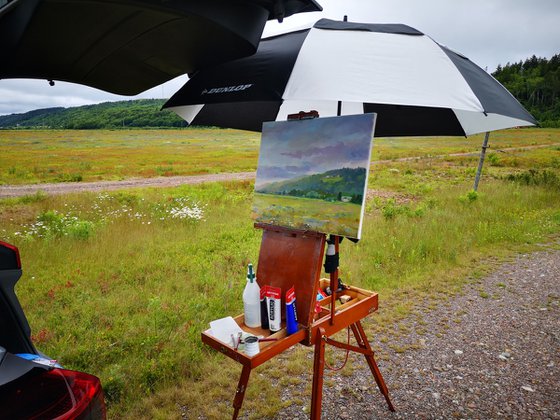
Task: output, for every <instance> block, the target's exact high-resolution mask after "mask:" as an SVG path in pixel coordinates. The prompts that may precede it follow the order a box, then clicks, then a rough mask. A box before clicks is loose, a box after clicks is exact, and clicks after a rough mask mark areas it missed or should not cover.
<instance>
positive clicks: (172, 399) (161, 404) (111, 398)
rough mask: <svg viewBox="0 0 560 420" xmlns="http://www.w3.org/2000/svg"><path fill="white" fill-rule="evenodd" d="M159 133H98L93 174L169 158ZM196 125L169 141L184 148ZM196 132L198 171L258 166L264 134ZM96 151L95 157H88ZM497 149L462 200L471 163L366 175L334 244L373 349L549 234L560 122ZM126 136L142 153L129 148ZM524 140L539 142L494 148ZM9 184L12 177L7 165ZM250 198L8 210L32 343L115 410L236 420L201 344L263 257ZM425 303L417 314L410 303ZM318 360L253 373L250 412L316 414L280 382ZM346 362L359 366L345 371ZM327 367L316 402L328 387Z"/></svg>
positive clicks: (416, 151) (234, 191)
mask: <svg viewBox="0 0 560 420" xmlns="http://www.w3.org/2000/svg"><path fill="white" fill-rule="evenodd" d="M49 133H52V132H49ZM102 133H104V132H101V133H96V132H91V133H88V134H91V135H92V136H97V135H104V134H102ZM153 133H154V135H156V134H157V135H160V136H163V138H160V139H159V140H157V141H154V144H153V145H150V146H149V147H148V146H146V144H147V143H148V142H147V141H145V140H144V139H142V138H140V139H139V138H137V137H136V136H140V137H142V136H143V135H144V132H141V131H136V132H118V133H111V132H107V136H111V137H112V136H114V138H113V141H114V143H112V146H111V144H109V143H108V142H109V140H107V139H106V140H101V142H100V144H101V147H100V148H99V152H100V153H99V155H98V159H97V160H96V161H95V165H96V166H99V167H100V168H104V169H103V170H100V171H99V173H102V174H104V175H101V176H108V175H109V174H110V171H111V169H110V168H111V166H112V165H114V164H115V162H117V161H120V164H121V165H123V166H124V168H123V173H128V172H127V171H128V169H127V168H128V167H129V166H130V167H131V168H134V167H135V165H136V163H137V162H138V158H137V156H139V155H142V156H144V158H146V159H148V156H149V155H154V154H157V153H155V150H158V153H159V154H166V153H171V152H170V150H174V149H173V148H172V146H169V147H170V148H169V149H167V147H168V146H165V142H166V141H168V140H167V139H169V138H168V137H165V136H166V134H167V132H164V133H161V132H160V133H158V132H153ZM188 133H189V130H185V131H182V132H181V135H180V136H178V138H176V139H174V140H170V141H172V144H175V145H176V144H178V143H180V142H181V141H189V140H187V138H188V137H187V136H188ZM197 133H198V134H197V136H199V137H200V139H202V138H204V139H206V143H204V142H202V140H200V142H199V143H197V142H198V141H199V140H196V141H195V140H193V142H194V143H193V146H192V149H191V150H190V153H195V151H196V149H197V148H196V147H194V144H197V145H198V146H199V148H202V146H203V145H207V147H208V148H209V149H210V150H215V151H216V153H217V152H218V150H222V151H223V155H220V156H219V158H216V159H217V160H214V159H215V157H214V155H212V153H208V154H205V153H206V152H207V151H208V149H206V148H204V149H203V151H202V152H201V154H200V155H198V164H199V165H201V166H203V167H206V168H209V171H235V170H236V169H231V168H234V167H236V166H235V165H240V166H242V167H244V168H246V169H249V168H255V166H256V160H257V159H256V153H257V148H258V140H257V137H256V135H255V137H251V136H252V134H247V133H242V132H235V131H232V130H220V131H216V130H199V131H197ZM217 133H220V134H217ZM26 134H27V135H28V136H31V139H30V138H28V139H27V140H26V139H25V138H24V137H20V138H17V139H16V140H14V144H12V145H8V146H6V145H5V143H4V142H2V146H0V148H2V154H0V156H2V157H1V158H0V159H5V158H4V151H7V150H10V148H11V147H13V148H14V149H15V148H16V146H15V144H16V143H17V144H19V145H20V154H22V153H21V150H22V149H21V147H22V146H21V145H24V144H26V145H29V146H26V148H25V150H26V151H27V150H28V149H29V154H33V153H36V155H35V156H36V161H40V158H39V156H40V155H41V153H39V152H35V151H36V150H41V145H42V144H43V140H41V138H44V136H47V134H45V133H44V132H33V131H31V132H26ZM74 134H75V133H74V132H72V133H68V132H64V131H60V132H58V135H59V136H60V138H59V140H51V141H53V143H49V141H46V142H45V144H43V146H45V145H46V144H49V149H48V151H45V150H44V149H43V153H45V154H52V155H57V156H54V157H53V158H52V161H53V162H59V163H60V165H62V166H64V163H63V162H66V161H65V160H64V159H68V156H70V155H71V154H70V153H69V151H70V150H72V147H70V145H69V146H68V147H66V148H65V147H61V148H60V149H59V148H58V145H60V144H64V143H61V140H60V139H61V138H65V137H69V136H73V135H74ZM222 134H225V136H224V137H222ZM0 135H5V132H2V133H0ZM22 135H23V134H22ZM49 135H50V134H49ZM173 135H174V136H177V134H173ZM119 136H121V137H119ZM83 138H84V139H85V138H86V136H84V137H83ZM104 142H106V144H105V143H104ZM119 142H120V143H119ZM481 142H482V139H481V137H480V136H475V137H474V138H473V139H434V138H428V139H376V143H375V147H374V153H375V155H374V157H373V159H375V160H383V159H393V158H397V157H405V156H429V155H431V156H437V155H444V154H448V153H455V152H469V151H475V150H477V149H478V148H479V147H480V144H481ZM94 143H95V142H94V141H93V140H92V141H91V142H90V143H89V144H88V146H87V147H89V148H90V150H91V149H93V148H94ZM438 143H439V147H438ZM491 143H492V148H491V149H490V150H489V155H488V160H487V163H486V166H485V170H484V175H483V178H482V180H481V184H480V186H479V191H478V192H477V193H475V192H473V191H471V189H472V184H473V180H474V172H475V170H476V165H477V157H476V156H473V157H471V156H457V157H447V158H433V159H422V160H413V161H408V162H391V163H383V164H378V165H374V166H372V169H371V174H370V177H369V187H370V189H371V190H374V193H373V194H370V195H369V197H368V200H367V207H366V215H365V220H364V225H363V234H362V238H363V239H362V240H361V241H360V242H359V243H358V244H352V243H350V242H349V241H344V242H343V244H342V247H341V253H342V255H341V277H342V279H343V280H344V281H345V282H347V283H349V284H353V285H357V286H360V287H364V288H367V289H370V290H375V291H376V292H378V293H379V295H380V311H379V313H377V314H375V315H373V316H371V317H369V318H367V320H366V321H365V325H366V330H367V331H368V333H369V336H370V339H371V341H372V344H373V346H374V348H375V343H376V341H377V340H388V341H390V339H391V336H392V335H394V334H406V331H401V330H399V329H398V328H394V326H395V325H396V324H397V323H398V322H399V320H401V319H403V318H405V317H407V316H409V315H410V314H411V313H412V312H413V311H414V310H429V309H430V307H432V306H431V305H437V304H438V303H441V302H444V301H445V299H447V298H448V297H449V296H450V295H452V294H454V293H458V292H459V291H460V287H461V285H463V284H465V282H469V281H471V282H476V279H477V278H479V277H480V276H482V275H483V274H484V272H485V271H486V270H490V269H491V268H492V265H493V264H495V263H496V262H497V261H503V260H504V259H507V258H508V257H510V256H512V255H513V254H514V253H515V252H519V251H521V250H522V251H528V250H531V249H535V248H537V247H540V246H542V245H543V244H547V243H551V241H552V240H553V239H554V238H558V237H559V234H560V145H558V143H560V130H553V129H547V130H544V129H532V130H508V131H503V132H499V133H493V134H492V136H491ZM70 144H71V145H73V146H77V145H79V144H80V143H79V141H77V140H75V141H73V142H71V143H70ZM126 144H135V145H136V147H135V148H130V149H126V147H125V146H126ZM521 145H523V146H527V145H545V146H546V147H544V148H539V149H531V150H524V151H509V152H503V153H502V152H498V151H497V149H499V148H506V147H515V146H521ZM152 147H153V149H152ZM158 147H159V149H158ZM144 149H146V150H144ZM148 149H149V150H150V152H149V153H148V151H147V150H148ZM111 150H112V152H111ZM124 150H131V151H136V152H137V153H139V155H136V154H135V153H130V154H128V153H124ZM174 153H175V157H174V159H175V160H177V161H182V162H187V161H189V156H188V155H186V156H184V155H183V154H185V153H189V152H187V151H186V150H184V149H176V150H175V152H174ZM26 154H27V153H26ZM64 156H65V157H64ZM112 156H114V157H112ZM490 156H493V157H490ZM192 157H193V155H191V156H190V158H191V159H192ZM12 159H14V160H10V162H12V165H13V166H14V167H15V168H16V169H15V170H16V171H22V172H29V173H33V172H32V168H33V165H34V164H37V165H39V163H37V162H35V163H32V162H34V161H33V159H30V160H26V159H27V158H26V157H19V158H18V157H17V156H15V155H13V157H12ZM113 159H114V160H113ZM82 160H84V158H82ZM175 160H174V162H175ZM236 160H239V162H236ZM47 161H48V159H45V162H47ZM107 161H109V162H110V163H108V162H107ZM1 163H2V164H1V165H0V167H2V168H3V169H2V170H4V167H5V165H4V163H3V162H1ZM152 164H155V163H152ZM222 164H223V165H224V167H221V166H220V165H222ZM228 165H232V166H228ZM216 166H218V168H217V167H216ZM225 168H228V169H227V170H226V169H225ZM131 172H134V169H132V170H131ZM86 173H87V172H86ZM86 173H84V174H83V177H84V179H88V178H87V177H88V176H89V175H87V176H86ZM8 175H9V174H8ZM1 179H2V181H3V182H5V183H13V181H11V180H10V178H9V176H7V175H6V173H5V172H4V173H3V174H2V178H1ZM37 180H43V181H44V180H47V179H45V178H41V177H37ZM376 192H379V193H376ZM252 200H253V183H252V182H247V181H243V182H229V183H209V184H203V185H197V186H188V185H185V186H181V187H177V188H168V189H136V190H128V191H120V192H111V193H102V194H97V193H79V194H69V195H64V196H45V195H43V194H37V195H32V196H26V197H21V198H17V199H4V200H0V237H2V238H3V240H7V241H8V242H12V243H14V244H15V245H17V246H18V247H19V248H20V251H21V257H22V262H23V265H24V275H23V278H22V279H21V280H20V282H19V283H18V286H17V293H18V296H19V298H20V300H21V302H22V305H23V307H24V310H25V312H26V314H27V316H28V318H29V321H30V324H31V326H32V334H33V339H34V341H35V343H36V345H37V347H38V348H39V349H41V351H43V352H45V353H46V354H48V355H52V356H53V357H57V358H59V362H60V363H61V364H63V365H65V366H66V367H68V368H72V369H80V370H85V371H88V372H91V373H93V374H95V375H98V376H99V377H100V378H101V380H102V383H103V386H104V389H105V392H106V396H107V400H108V406H109V417H110V418H135V419H136V418H162V419H164V418H165V419H168V418H181V415H185V416H187V417H188V418H199V416H201V417H210V418H224V417H228V416H229V415H230V413H231V401H232V399H233V396H234V392H235V387H236V385H237V380H238V375H239V373H240V366H239V365H238V364H236V363H234V362H233V361H231V360H230V359H227V358H225V357H223V356H222V355H221V354H218V353H217V352H214V351H212V350H210V349H209V348H208V347H206V346H204V345H203V344H202V343H201V341H200V332H201V331H203V330H205V329H207V328H208V323H209V322H210V321H211V320H213V319H216V318H220V317H223V316H227V315H235V314H239V313H241V311H242V300H241V295H242V291H243V287H244V282H245V270H246V265H247V263H249V262H253V263H256V262H257V259H258V250H259V246H260V237H261V233H260V231H259V230H257V229H255V228H254V227H253V224H252V221H251V219H250V215H251V205H252ZM426 302H428V304H426ZM421 304H422V305H427V306H426V307H422V308H418V306H419V305H421ZM417 327H418V328H428V326H424V325H418V326H417ZM395 351H398V352H413V351H414V349H413V348H410V349H402V348H399V349H395ZM310 352H312V349H307V348H304V347H303V346H298V347H297V348H296V349H294V350H293V351H292V352H290V353H288V354H284V355H283V356H282V357H280V358H278V359H275V360H273V361H270V362H268V363H266V364H264V365H263V366H261V367H260V368H259V369H257V371H256V372H255V373H254V374H253V375H252V377H251V380H250V382H249V389H248V392H247V395H246V397H245V402H244V408H243V410H244V412H250V413H252V414H251V416H252V417H254V418H263V417H264V416H269V415H273V413H274V412H275V410H277V409H278V408H279V407H282V406H284V405H290V404H299V405H301V406H308V405H309V402H310V401H309V398H310V394H308V393H307V392H306V391H303V392H301V391H297V389H296V388H295V387H294V388H293V392H290V393H289V398H288V399H287V400H286V399H282V398H281V397H282V395H281V389H283V388H285V387H288V388H289V387H291V386H293V385H297V384H299V383H306V384H307V388H306V390H307V391H308V390H309V389H310V388H309V387H310V384H311V376H310V374H311V371H312V364H313V361H312V359H311V358H310V357H309V356H310V354H311V353H310ZM327 352H328V354H329V357H331V364H338V363H337V361H338V360H339V358H337V357H338V355H339V354H338V350H332V349H331V348H329V349H328V351H327ZM333 355H334V356H333ZM333 357H334V358H333ZM378 357H379V358H380V360H381V361H382V360H383V358H389V357H392V355H391V354H379V355H378ZM354 365H355V362H354V359H352V358H351V359H350V362H349V366H347V367H346V368H345V369H349V370H350V371H351V370H352V369H353V368H354V367H353V366H354ZM343 372H344V371H342V373H341V374H344V373H343ZM329 375H330V374H327V379H326V388H325V391H324V392H334V391H333V390H332V389H329V388H328V386H329V377H330V376H329ZM372 386H373V384H372ZM372 392H376V391H375V390H374V389H373V388H372ZM382 403H383V402H382V401H381V399H380V404H382Z"/></svg>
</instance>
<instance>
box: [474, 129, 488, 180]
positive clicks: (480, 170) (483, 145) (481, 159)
mask: <svg viewBox="0 0 560 420" xmlns="http://www.w3.org/2000/svg"><path fill="white" fill-rule="evenodd" d="M489 137H490V132H489V131H487V132H486V134H485V135H484V142H482V150H481V151H480V160H479V161H478V169H477V171H476V177H475V178H474V187H473V190H475V191H476V190H477V189H478V182H479V181H480V175H482V165H484V157H485V156H486V149H488V138H489Z"/></svg>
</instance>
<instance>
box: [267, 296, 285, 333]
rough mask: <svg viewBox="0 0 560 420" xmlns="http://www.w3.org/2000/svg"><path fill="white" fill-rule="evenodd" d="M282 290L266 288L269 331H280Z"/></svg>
mask: <svg viewBox="0 0 560 420" xmlns="http://www.w3.org/2000/svg"><path fill="white" fill-rule="evenodd" d="M281 301H282V289H281V288H279V287H273V286H268V287H267V291H266V302H267V305H266V306H267V309H268V323H269V326H270V331H272V332H276V331H280V323H281V318H282V311H281V306H280V305H281Z"/></svg>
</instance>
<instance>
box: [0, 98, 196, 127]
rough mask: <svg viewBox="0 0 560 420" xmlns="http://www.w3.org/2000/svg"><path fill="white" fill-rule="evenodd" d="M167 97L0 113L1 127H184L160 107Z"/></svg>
mask: <svg viewBox="0 0 560 420" xmlns="http://www.w3.org/2000/svg"><path fill="white" fill-rule="evenodd" d="M164 102H165V100H164V99H136V100H130V101H118V102H104V103H101V104H96V105H84V106H79V107H72V108H61V107H58V108H46V109H37V110H34V111H30V112H26V113H24V114H11V115H2V116H0V128H52V129H80V130H91V129H115V128H140V127H142V128H149V127H157V128H163V127H169V128H173V127H175V128H176V127H185V126H186V125H187V123H186V122H185V121H184V120H183V119H182V118H180V117H179V116H177V114H175V113H174V112H172V111H169V110H161V106H162V105H163V103H164Z"/></svg>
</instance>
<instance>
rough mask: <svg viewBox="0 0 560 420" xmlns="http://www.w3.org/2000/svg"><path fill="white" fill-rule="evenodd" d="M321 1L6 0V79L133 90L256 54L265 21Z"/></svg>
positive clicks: (2, 21) (2, 1) (2, 32)
mask: <svg viewBox="0 0 560 420" xmlns="http://www.w3.org/2000/svg"><path fill="white" fill-rule="evenodd" d="M318 10H321V7H320V6H319V5H318V4H317V3H316V2H315V0H204V1H199V0H165V1H163V0H0V39H1V40H2V44H1V47H0V63H1V64H0V78H34V79H47V80H64V81H68V82H74V83H80V84H84V85H88V86H92V87H95V88H98V89H103V90H106V91H108V92H112V93H118V94H122V95H135V94H138V93H140V92H142V91H144V90H146V89H149V88H151V87H154V86H157V85H159V84H161V83H163V82H166V81H168V80H170V79H172V78H174V77H176V76H179V75H181V74H184V73H190V72H193V71H195V70H197V69H200V68H203V67H206V66H209V65H214V64H217V63H220V62H223V61H226V60H232V59H234V58H239V57H243V56H246V55H250V54H253V53H255V51H256V49H257V45H258V43H259V41H260V38H261V36H262V31H263V28H264V25H265V23H266V21H267V20H269V19H279V20H282V19H283V18H284V17H286V16H290V15H292V14H294V13H299V12H308V11H318Z"/></svg>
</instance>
